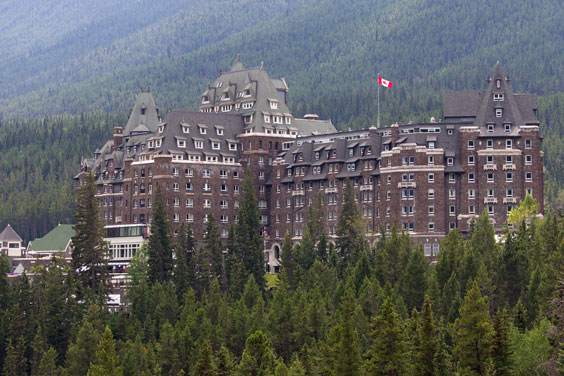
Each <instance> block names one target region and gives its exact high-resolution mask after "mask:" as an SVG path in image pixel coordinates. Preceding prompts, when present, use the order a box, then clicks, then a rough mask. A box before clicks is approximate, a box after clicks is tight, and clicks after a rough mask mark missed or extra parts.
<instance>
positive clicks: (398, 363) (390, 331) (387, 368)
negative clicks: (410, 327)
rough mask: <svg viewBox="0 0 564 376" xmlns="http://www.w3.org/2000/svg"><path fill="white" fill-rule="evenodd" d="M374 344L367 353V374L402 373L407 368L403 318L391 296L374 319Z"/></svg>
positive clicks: (385, 300) (372, 336)
mask: <svg viewBox="0 0 564 376" xmlns="http://www.w3.org/2000/svg"><path fill="white" fill-rule="evenodd" d="M370 339H371V342H372V345H371V346H370V348H369V349H368V351H367V353H366V358H367V359H366V361H365V363H364V374H365V375H398V376H399V375H402V374H403V370H404V369H405V351H406V347H405V339H404V334H403V327H402V322H401V318H400V317H399V315H398V314H397V313H395V312H394V305H393V303H392V300H391V299H390V298H389V297H386V298H385V299H384V302H383V303H382V306H381V307H380V315H378V316H376V317H374V318H373V320H372V331H371V332H370Z"/></svg>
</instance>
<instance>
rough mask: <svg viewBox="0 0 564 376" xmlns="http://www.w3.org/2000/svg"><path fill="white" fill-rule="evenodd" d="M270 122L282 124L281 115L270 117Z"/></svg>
mask: <svg viewBox="0 0 564 376" xmlns="http://www.w3.org/2000/svg"><path fill="white" fill-rule="evenodd" d="M272 122H273V123H274V124H282V116H273V117H272Z"/></svg>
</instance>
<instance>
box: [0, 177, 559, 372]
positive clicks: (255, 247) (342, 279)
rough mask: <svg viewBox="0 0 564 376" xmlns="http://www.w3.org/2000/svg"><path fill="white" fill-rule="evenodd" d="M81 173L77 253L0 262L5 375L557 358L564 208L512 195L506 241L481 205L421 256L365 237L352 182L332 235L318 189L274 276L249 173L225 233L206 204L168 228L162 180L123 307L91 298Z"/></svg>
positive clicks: (520, 362)
mask: <svg viewBox="0 0 564 376" xmlns="http://www.w3.org/2000/svg"><path fill="white" fill-rule="evenodd" d="M90 176H91V177H90V178H89V179H87V184H86V185H84V186H83V187H82V188H81V190H80V192H79V202H80V203H84V205H83V204H81V205H79V206H78V207H77V212H76V221H77V223H80V224H81V225H84V226H81V227H80V228H79V229H78V231H77V235H76V236H75V237H74V238H73V241H74V242H76V245H77V246H76V249H75V252H74V253H73V261H72V265H73V267H72V268H68V266H67V265H65V263H64V261H62V260H59V259H57V258H54V259H53V260H52V262H51V265H50V266H48V267H45V266H44V267H39V268H36V269H35V270H33V272H34V273H35V275H34V276H33V277H29V278H28V277H26V276H24V277H21V278H18V279H17V280H15V281H13V283H8V281H7V279H6V278H7V277H6V274H5V273H0V367H1V369H2V371H3V374H4V375H7V376H12V375H41V376H43V375H51V376H52V375H63V376H66V375H90V376H92V375H106V376H107V375H117V376H121V375H172V376H176V375H192V376H204V375H205V376H219V375H241V376H243V375H245V376H248V375H257V376H258V375H261V376H262V375H264V376H268V375H272V376H296V375H300V376H311V375H335V376H336V375H339V376H357V375H358V376H360V375H366V376H368V375H370V376H373V375H424V376H426V375H429V376H432V375H555V376H556V375H559V374H562V372H564V350H563V348H562V344H563V343H564V280H562V278H561V277H562V266H563V265H564V247H563V244H564V242H563V241H564V219H563V218H562V217H560V216H548V217H545V218H544V219H537V218H535V217H534V206H535V204H534V202H531V203H528V204H527V205H525V204H522V205H521V207H520V208H519V209H516V211H515V213H518V214H519V215H516V216H515V218H514V219H520V220H521V222H517V223H521V225H518V226H517V230H516V231H509V230H508V231H507V232H506V233H505V234H504V237H503V241H502V242H496V240H495V238H494V229H493V227H492V225H491V224H490V222H489V218H488V215H487V212H484V213H483V214H482V215H481V216H480V217H479V218H478V219H477V220H476V221H475V222H474V224H473V226H472V229H471V232H470V234H469V237H468V238H466V239H463V238H462V236H461V235H460V233H458V232H457V231H456V230H453V231H451V232H450V233H449V234H448V236H447V237H446V238H445V239H444V240H443V241H442V244H441V253H440V254H439V257H438V260H437V263H436V264H429V262H428V260H427V259H426V257H425V256H424V254H423V249H422V248H421V247H415V246H413V244H412V241H411V240H410V238H409V237H408V236H407V235H406V234H402V233H398V232H397V231H396V230H395V229H393V231H392V232H391V233H390V234H388V235H386V234H382V237H380V238H379V240H378V242H377V243H376V244H375V246H374V247H370V246H369V245H368V243H367V241H366V240H365V239H364V238H363V237H362V236H359V234H362V233H363V228H364V226H363V223H362V219H361V218H362V217H361V216H360V213H359V211H358V207H357V206H356V203H355V201H354V192H353V188H352V184H351V183H350V182H349V184H348V185H347V187H346V189H345V207H346V208H347V210H346V211H345V213H344V214H343V216H341V218H340V220H339V223H338V230H337V233H338V239H337V242H336V244H335V245H333V243H330V242H327V238H326V235H325V234H324V233H323V231H322V230H321V229H323V226H321V222H320V221H321V219H320V217H319V215H316V213H318V211H319V210H321V206H320V204H319V203H315V204H313V205H312V206H310V208H309V214H308V221H307V230H306V231H305V233H304V236H303V239H302V241H301V243H300V244H297V245H293V244H292V241H291V239H290V237H289V236H288V237H287V238H286V240H285V241H284V244H283V255H284V259H283V265H282V272H281V274H280V277H279V279H278V278H276V279H269V280H270V283H268V284H265V277H266V276H265V275H264V269H263V268H262V267H261V264H262V262H263V261H262V257H263V256H262V244H261V243H262V242H261V239H260V238H259V235H258V233H259V230H260V220H259V212H258V205H257V199H256V197H255V196H254V193H253V192H254V189H253V187H252V178H251V176H250V174H248V175H247V178H246V179H245V182H244V184H243V187H242V190H243V199H242V201H241V207H240V209H239V215H240V222H239V223H238V224H237V225H236V226H235V227H232V230H231V231H230V235H229V239H228V241H227V242H226V244H224V245H222V243H221V240H220V238H219V234H218V231H217V227H216V225H215V220H214V219H213V218H210V220H209V222H208V223H207V231H206V236H205V238H204V239H203V240H201V241H196V240H195V239H194V238H193V236H192V232H191V229H190V227H182V229H181V231H180V232H179V234H178V236H177V237H176V238H170V237H169V230H168V229H169V224H168V223H167V222H166V216H165V208H164V203H163V202H162V196H161V194H160V191H159V189H157V192H156V198H155V205H154V206H153V216H154V223H153V227H154V231H152V234H151V236H150V239H149V242H148V243H147V245H145V246H143V248H142V249H141V250H140V252H138V253H137V254H136V255H135V257H134V260H133V263H132V266H131V268H130V269H129V275H130V278H131V284H130V286H129V288H128V297H129V300H130V302H131V311H130V312H129V313H126V312H118V313H114V314H108V313H107V312H106V311H105V309H104V308H102V307H101V306H100V305H99V303H97V302H100V301H103V300H102V299H100V298H103V297H104V296H105V295H106V293H107V290H106V287H105V286H107V285H106V283H105V282H104V278H105V281H107V275H105V274H104V272H103V268H102V269H100V266H102V265H103V264H104V262H107V260H106V261H104V260H105V258H104V257H103V247H104V246H103V244H102V243H103V242H99V240H101V234H100V233H99V235H98V237H97V239H98V240H96V242H97V245H96V246H95V247H92V245H93V244H92V240H93V239H94V238H96V237H95V236H94V237H90V236H89V234H93V233H95V232H96V231H100V229H102V228H103V224H102V223H101V222H100V220H99V217H98V216H97V214H96V211H97V210H98V208H97V205H96V201H95V197H94V194H95V185H94V177H93V176H92V175H90ZM89 203H90V204H89ZM531 208H533V210H530V211H529V210H528V209H531ZM224 247H227V253H224V252H223V250H224V249H225V248H224ZM96 249H97V250H96ZM173 249H174V250H175V252H176V257H175V258H174V259H173V258H172V252H173ZM79 265H80V267H78V266H79ZM257 265H258V266H259V267H258V268H257ZM6 266H7V259H6V258H5V257H3V258H0V269H1V270H5V268H6ZM93 267H95V268H98V272H97V273H89V272H88V271H89V270H90V268H93ZM75 271H78V272H75Z"/></svg>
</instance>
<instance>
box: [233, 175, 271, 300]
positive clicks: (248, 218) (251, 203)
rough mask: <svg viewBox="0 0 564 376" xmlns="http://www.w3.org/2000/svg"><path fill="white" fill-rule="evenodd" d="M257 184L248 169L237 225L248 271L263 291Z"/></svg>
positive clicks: (262, 254) (261, 241)
mask: <svg viewBox="0 0 564 376" xmlns="http://www.w3.org/2000/svg"><path fill="white" fill-rule="evenodd" d="M254 187H255V185H254V181H253V176H252V173H251V171H250V170H247V174H246V176H245V179H244V180H243V183H242V186H241V200H239V211H238V213H239V223H238V224H237V227H236V237H237V248H238V252H239V255H240V257H241V260H242V262H243V265H244V266H245V269H246V270H247V273H251V274H253V275H254V277H255V281H256V283H257V284H258V285H259V288H260V289H261V291H263V290H264V273H265V265H264V242H263V239H262V237H261V228H262V227H261V224H260V212H259V210H258V201H257V197H256V195H255V188H254Z"/></svg>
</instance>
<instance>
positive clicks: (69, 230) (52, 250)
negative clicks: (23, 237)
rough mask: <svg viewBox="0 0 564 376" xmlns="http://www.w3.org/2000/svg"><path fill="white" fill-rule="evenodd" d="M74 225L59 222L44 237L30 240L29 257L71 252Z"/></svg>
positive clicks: (67, 254) (66, 254) (68, 253)
mask: <svg viewBox="0 0 564 376" xmlns="http://www.w3.org/2000/svg"><path fill="white" fill-rule="evenodd" d="M73 227H74V225H62V224H59V225H58V226H57V227H55V228H54V229H53V230H51V231H50V232H49V233H48V234H46V235H45V236H44V237H42V238H38V239H35V240H33V241H31V242H29V245H28V246H27V252H26V254H27V257H45V256H48V257H51V256H53V254H64V255H65V256H70V254H71V238H72V237H73V236H74V228H73Z"/></svg>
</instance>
